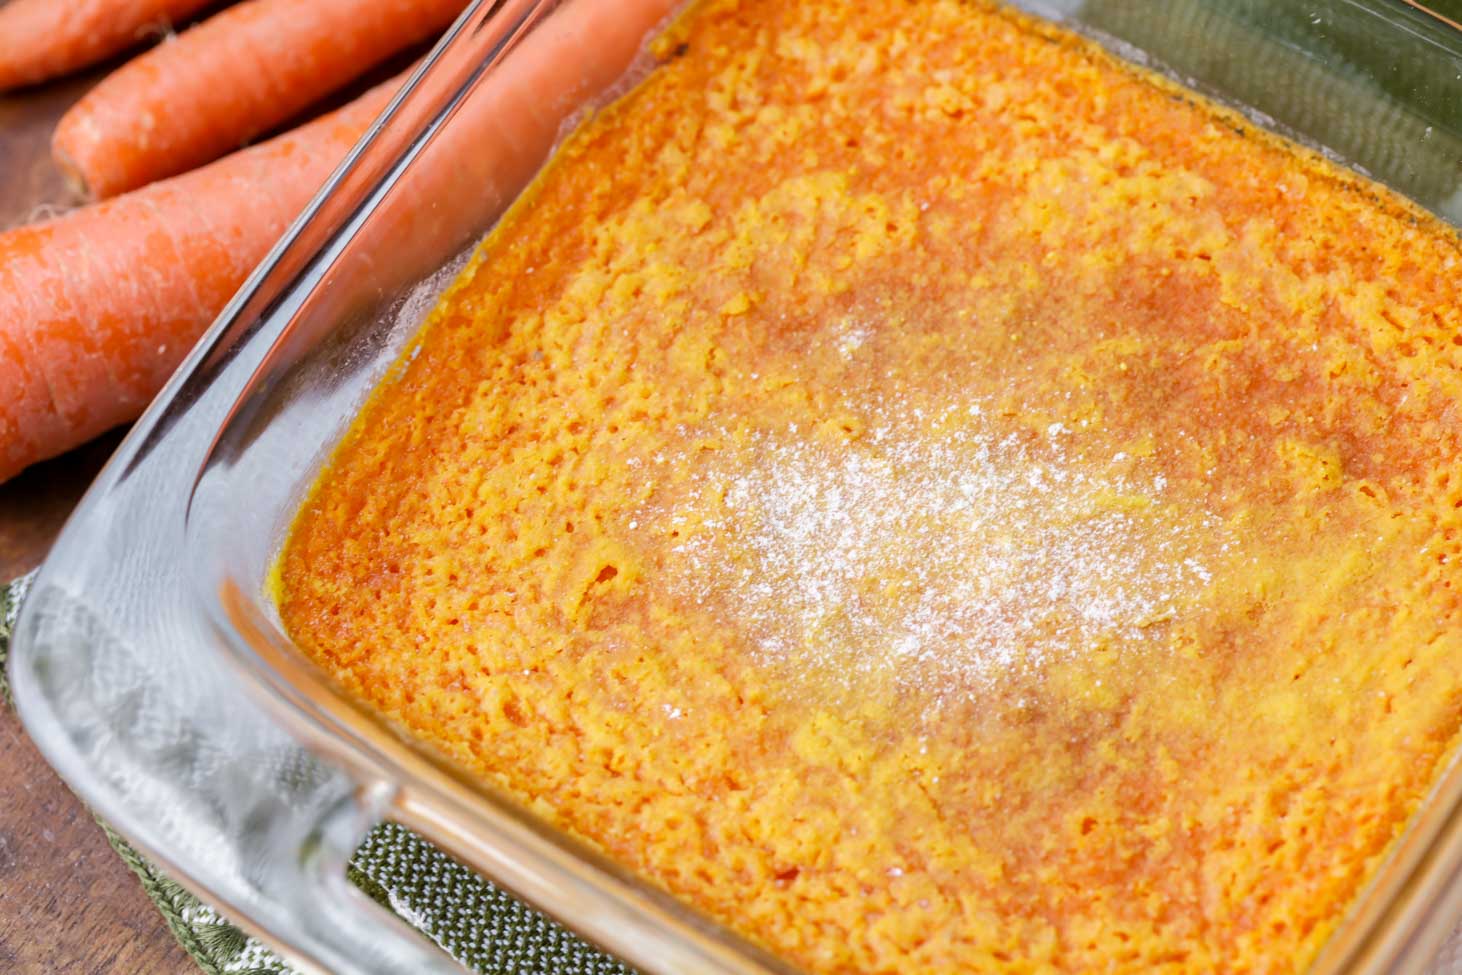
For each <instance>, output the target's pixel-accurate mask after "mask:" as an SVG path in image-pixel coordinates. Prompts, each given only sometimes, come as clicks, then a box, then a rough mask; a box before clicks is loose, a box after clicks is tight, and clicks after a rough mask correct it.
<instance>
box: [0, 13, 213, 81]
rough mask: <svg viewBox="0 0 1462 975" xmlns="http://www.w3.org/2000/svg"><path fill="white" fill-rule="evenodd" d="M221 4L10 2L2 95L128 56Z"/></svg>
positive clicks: (2, 30)
mask: <svg viewBox="0 0 1462 975" xmlns="http://www.w3.org/2000/svg"><path fill="white" fill-rule="evenodd" d="M215 2H216V0H10V2H9V3H6V4H4V5H3V6H0V91H4V90H6V89H7V88H17V87H19V86H21V85H33V84H36V83H37V82H41V81H49V80H50V79H51V78H57V77H60V76H61V75H63V74H68V73H70V72H72V71H76V70H78V69H80V68H84V67H86V66H87V65H91V64H95V63H96V62H98V61H100V60H102V59H104V58H107V57H110V56H111V55H113V54H116V53H117V52H119V51H124V50H126V49H127V48H129V47H131V46H132V45H134V44H136V43H137V42H138V41H141V40H142V39H143V38H145V37H147V36H148V35H150V34H154V33H157V32H159V31H161V30H162V29H165V28H167V27H168V26H169V25H171V24H172V23H173V22H174V21H177V20H181V19H183V18H185V17H189V16H191V15H193V14H195V13H197V12H198V11H200V10H202V9H203V8H204V7H207V6H209V5H210V4H212V3H215Z"/></svg>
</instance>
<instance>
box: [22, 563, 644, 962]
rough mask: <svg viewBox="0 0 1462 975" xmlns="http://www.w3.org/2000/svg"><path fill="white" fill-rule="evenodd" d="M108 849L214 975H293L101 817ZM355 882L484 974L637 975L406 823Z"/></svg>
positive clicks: (356, 869)
mask: <svg viewBox="0 0 1462 975" xmlns="http://www.w3.org/2000/svg"><path fill="white" fill-rule="evenodd" d="M26 584H27V580H25V579H22V580H19V581H17V582H13V583H10V584H8V585H0V701H3V702H4V705H7V706H8V704H9V703H10V692H9V688H8V686H7V685H6V682H5V656H6V651H7V649H8V647H9V642H10V630H11V626H12V624H13V623H14V621H15V614H16V611H17V610H18V609H19V607H20V600H21V598H22V597H23V596H24V594H25V587H26ZM102 829H104V830H105V831H106V834H107V839H108V840H109V841H110V842H111V844H112V848H113V849H115V850H116V851H117V853H118V854H119V855H120V856H121V857H122V859H123V860H124V861H126V863H127V866H129V867H131V868H132V871H133V872H134V873H136V874H137V879H138V880H140V881H141V882H142V889H143V890H145V891H146V892H147V896H148V897H150V898H151V899H152V902H153V903H154V904H156V905H157V909H158V910H159V911H161V912H162V915H163V917H164V918H165V919H166V920H167V923H168V927H169V928H170V929H171V930H172V932H173V934H174V935H175V936H176V937H177V939H178V943H179V944H181V945H182V946H183V948H184V949H185V950H186V951H187V952H188V954H190V955H192V956H193V959H194V960H195V961H197V962H198V965H199V966H200V967H201V968H202V969H203V970H204V971H205V972H208V973H210V975H295V972H294V969H292V968H291V967H290V966H289V964H288V963H287V962H285V961H284V960H283V959H281V958H280V957H279V956H278V955H276V954H275V953H274V952H272V951H270V950H269V949H268V948H266V947H264V946H263V945H261V944H260V943H259V942H257V941H255V940H254V939H253V938H250V937H249V936H248V935H246V934H244V933H243V932H242V931H240V930H239V929H238V928H237V927H235V926H234V925H233V924H231V923H229V922H228V921H227V920H226V919H225V918H223V917H222V916H221V915H220V914H219V913H218V912H217V911H215V910H213V909H212V908H211V907H209V906H208V905H207V904H204V903H202V902H201V901H199V900H198V898H196V897H194V896H193V895H192V894H190V893H188V892H187V891H186V890H184V889H183V888H182V887H180V886H178V885H177V884H176V883H174V882H173V881H172V880H170V879H168V877H167V876H165V875H164V874H163V873H161V872H160V871H159V870H158V869H157V868H156V867H154V866H153V865H152V864H151V863H149V862H148V861H147V860H146V858H144V857H143V856H141V855H140V854H139V853H138V852H137V851H136V850H134V849H132V847H131V846H129V845H128V843H127V840H126V839H125V838H124V837H122V836H121V835H119V834H118V833H117V832H116V831H114V830H112V829H111V828H110V827H108V826H107V825H106V824H105V823H102ZM350 879H351V880H352V881H354V882H355V884H356V885H357V886H358V887H360V888H361V889H362V890H363V891H365V892H366V893H367V894H368V895H370V896H371V897H372V898H374V899H375V900H376V901H378V902H380V903H381V904H383V905H384V906H386V907H387V908H389V909H390V910H392V911H394V912H395V913H396V914H397V915H398V916H399V917H401V918H402V919H403V920H404V921H406V922H407V923H408V924H410V925H411V926H412V927H414V928H416V929H417V930H419V931H421V932H422V933H423V934H425V935H426V936H427V937H429V938H431V940H433V941H434V942H436V943H437V944H438V945H440V946H441V947H442V948H443V949H445V950H446V951H447V953H448V954H450V955H451V956H452V957H454V958H456V959H457V960H458V961H460V962H461V963H462V964H464V965H466V966H467V967H468V968H469V969H471V970H472V971H474V972H480V973H482V975H530V973H533V975H550V973H552V975H631V970H630V969H629V968H627V967H626V966H625V965H624V964H623V963H621V962H619V961H616V960H615V959H613V958H610V957H608V956H607V955H605V954H603V953H601V952H599V951H598V950H596V949H594V948H592V947H590V946H589V945H588V944H586V943H585V942H583V941H581V940H580V939H579V938H577V937H575V936H574V935H572V934H570V933H569V932H568V931H567V930H566V929H564V928H563V927H561V926H560V925H558V924H556V923H555V922H553V921H551V920H549V919H548V918H547V917H545V916H544V915H543V914H540V913H539V912H538V911H535V910H534V909H533V908H531V907H528V906H527V905H526V904H523V903H522V902H521V901H518V900H516V899H515V898H513V897H512V896H510V895H509V894H507V893H505V892H504V891H502V890H500V889H499V888H498V887H496V886H494V885H493V884H491V883H489V882H487V881H486V880H483V879H482V878H481V877H479V876H478V875H477V874H475V873H473V872H472V871H471V870H468V869H467V868H466V867H464V866H462V865H461V864H460V863H457V862H456V861H455V860H453V859H452V858H451V857H449V856H447V855H446V854H445V853H443V852H442V851H441V850H438V849H437V848H436V847H434V846H432V845H431V844H430V843H428V842H427V841H426V840H424V839H422V838H421V837H419V836H417V835H416V834H414V833H412V832H411V831H410V830H407V829H405V828H404V827H401V826H398V825H396V824H394V823H383V824H382V825H380V826H378V827H376V828H375V829H374V830H373V831H372V832H371V834H370V835H369V836H368V837H366V841H365V843H363V844H362V845H361V847H360V849H359V850H357V851H356V853H355V858H354V860H353V862H352V864H351V868H350Z"/></svg>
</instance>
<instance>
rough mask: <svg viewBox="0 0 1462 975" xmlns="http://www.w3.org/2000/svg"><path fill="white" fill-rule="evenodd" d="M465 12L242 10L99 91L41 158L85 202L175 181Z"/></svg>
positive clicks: (323, 0) (433, 4) (366, 5)
mask: <svg viewBox="0 0 1462 975" xmlns="http://www.w3.org/2000/svg"><path fill="white" fill-rule="evenodd" d="M52 2H61V0H52ZM466 3H467V0H310V2H308V3H300V2H299V0H246V2H244V3H240V4H238V5H237V6H234V7H230V8H228V9H227V10H224V11H223V12H221V13H219V14H218V15H217V16H215V17H212V18H210V19H209V20H206V21H204V22H203V23H201V24H199V25H198V26H197V27H194V28H193V29H191V30H189V31H186V32H184V33H183V34H180V35H179V36H178V37H176V38H173V39H172V40H170V41H168V42H167V43H165V44H160V45H158V46H157V47H155V48H153V49H152V50H151V51H148V52H146V53H145V54H143V55H141V56H140V57H138V58H137V59H136V60H134V61H132V62H131V63H129V64H127V65H125V66H123V67H122V68H119V69H118V70H117V71H116V72H115V73H113V74H112V75H111V76H110V77H108V78H107V79H105V80H104V81H102V82H101V83H100V84H99V85H97V86H96V88H94V89H93V90H92V91H91V92H90V93H89V94H87V95H86V96H85V97H84V98H82V99H81V101H80V102H78V103H77V104H76V106H75V107H73V108H72V109H71V111H69V112H67V113H66V115H65V117H63V118H62V119H61V123H60V125H59V126H57V128H56V133H55V136H54V138H53V139H52V141H51V149H52V154H53V155H54V156H55V158H56V162H57V163H58V164H59V165H60V166H61V168H62V169H63V170H64V171H65V172H67V173H68V175H70V176H71V177H72V178H73V179H74V180H75V181H76V182H78V183H79V184H81V185H82V186H83V187H84V188H85V189H87V190H88V191H89V192H90V193H92V194H93V195H95V196H97V197H108V196H112V195H114V194H116V193H122V192H126V191H127V190H131V189H136V188H137V187H139V186H143V185H145V184H147V183H150V182H152V181H153V180H157V179H162V178H164V177H167V176H173V175H175V174H177V173H182V172H186V171H188V170H189V169H192V168H194V167H195V166H199V165H202V164H203V163H206V162H208V161H209V160H212V159H216V158H218V157H219V156H221V155H223V154H224V153H227V152H231V151H232V150H234V149H236V148H238V147H239V146H240V145H243V144H244V143H245V142H247V141H248V140H249V139H252V138H253V137H254V136H256V135H259V134H260V133H262V132H267V131H268V130H269V129H272V128H274V127H275V126H276V125H278V124H279V123H281V122H284V121H287V120H288V119H290V118H292V117H294V116H295V115H297V114H298V113H299V112H300V111H302V110H303V109H305V108H307V107H308V106H310V105H311V104H313V103H314V102H315V101H317V100H318V99H320V98H321V97H322V96H324V95H327V94H329V93H330V92H332V91H334V90H336V89H337V88H339V87H340V86H342V85H344V84H345V83H346V82H348V81H350V80H351V79H352V78H354V77H356V76H357V75H359V74H360V73H361V72H363V71H365V70H366V69H367V68H369V67H370V66H371V65H373V64H376V63H378V62H380V61H381V60H383V59H385V58H386V57H388V56H390V55H391V54H393V53H395V52H397V51H399V50H401V49H402V48H405V47H407V46H408V45H411V44H414V43H416V42H418V41H421V40H425V39H426V38H428V37H430V36H431V35H432V34H434V33H436V32H438V31H440V30H441V29H442V28H444V27H446V26H447V24H449V23H451V21H452V19H453V18H454V17H456V16H457V14H459V13H461V12H462V9H463V8H464V7H465V6H466Z"/></svg>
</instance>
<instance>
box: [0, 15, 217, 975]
mask: <svg viewBox="0 0 1462 975" xmlns="http://www.w3.org/2000/svg"><path fill="white" fill-rule="evenodd" d="M58 2H59V0H58ZM90 84H91V79H90V78H83V79H79V80H77V81H71V82H67V83H65V84H61V85H55V86H50V87H47V88H44V89H40V90H37V91H34V92H29V93H26V94H24V95H21V96H10V97H5V96H0V228H4V227H9V226H13V225H14V224H16V223H21V222H24V221H25V220H26V219H28V218H30V217H33V216H35V215H37V213H38V212H43V209H42V208H44V207H46V206H51V205H58V204H59V205H65V204H66V203H68V202H70V201H69V199H68V196H67V193H66V189H65V186H64V184H63V182H62V180H61V177H60V174H59V173H57V172H56V170H55V169H54V167H52V166H51V165H50V162H49V158H48V156H47V151H46V144H47V140H48V139H49V138H50V129H51V126H52V125H53V124H54V122H55V120H56V119H57V118H58V117H59V116H60V114H61V113H62V112H63V111H65V109H66V108H67V106H69V105H70V104H71V103H72V102H73V101H75V100H76V98H78V97H79V96H80V94H81V93H82V92H83V91H85V90H86V88H87V87H88V86H89V85H90ZM0 395H4V394H3V392H0ZM117 439H118V437H117V435H115V434H114V435H111V436H108V437H104V438H103V439H102V440H101V441H98V442H97V443H94V444H91V445H89V446H88V447H84V448H82V449H81V450H79V451H76V452H74V453H72V454H69V455H67V456H65V457H62V458H60V459H58V460H55V461H51V462H50V463H47V464H42V465H40V466H38V467H36V468H33V469H32V470H30V471H27V472H26V473H25V474H23V475H21V476H20V477H19V478H17V479H15V480H13V481H11V482H10V483H8V484H6V485H3V486H0V579H10V578H13V577H15V576H17V575H20V574H22V573H23V572H25V571H27V570H28V569H30V568H33V567H34V566H35V565H37V564H38V563H39V562H40V560H41V557H42V556H43V555H44V554H45V551H46V548H47V547H48V546H49V544H50V542H51V539H52V538H54V537H55V534H56V532H57V531H58V530H59V529H60V527H61V523H62V521H64V520H65V517H66V515H67V513H68V512H70V510H71V508H72V507H73V506H74V505H75V504H76V501H77V499H78V498H80V496H81V493H82V491H84V490H85V488H86V485H87V483H88V482H89V481H90V480H91V478H92V476H93V475H94V474H95V473H96V470H97V468H98V467H100V466H101V464H102V462H103V461H105V460H106V458H107V455H108V454H110V453H111V451H112V449H113V448H114V447H115V446H116V443H117ZM197 971H198V968H197V966H196V965H194V964H193V962H192V961H191V960H190V959H189V958H188V956H187V955H186V954H184V952H183V950H182V949H181V948H180V947H178V944H177V942H176V941H174V940H173V937H172V935H171V934H170V933H169V932H168V930H167V926H166V925H165V924H164V923H163V920H162V916H161V915H160V914H158V912H157V910H156V909H155V908H153V906H152V904H151V902H150V901H148V899H147V897H146V895H145V894H143V892H142V888H141V886H139V885H138V883H137V879H136V878H135V877H134V876H133V875H132V872H131V871H130V870H129V869H128V868H127V867H126V865H125V864H123V863H122V861H121V860H120V859H118V858H117V855H116V854H115V853H113V852H112V849H111V847H110V846H108V845H107V841H106V837H105V836H103V835H102V831H101V829H100V828H98V826H97V825H96V823H95V822H93V820H92V818H91V816H90V815H89V814H88V813H87V811H86V809H85V808H83V806H82V805H81V803H80V802H79V801H77V799H76V797H75V796H73V795H72V794H71V792H70V791H69V790H68V789H67V788H66V786H65V785H64V784H63V783H62V782H61V780H60V779H58V778H57V777H56V775H55V773H54V772H52V771H51V770H50V768H49V767H48V766H47V765H46V763H45V762H44V761H43V760H42V759H41V756H40V754H39V753H38V752H37V751H36V749H35V746H34V745H32V744H31V742H30V740H29V739H27V738H26V737H25V732H24V731H23V730H22V729H21V726H20V722H19V721H17V720H16V718H15V715H14V714H12V713H11V712H10V711H8V710H7V709H5V708H4V707H3V706H0V972H4V973H7V975H82V973H87V975H90V973H98V975H101V973H106V975H133V973H138V975H141V973H146V975H153V973H156V975H183V973H192V972H197Z"/></svg>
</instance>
